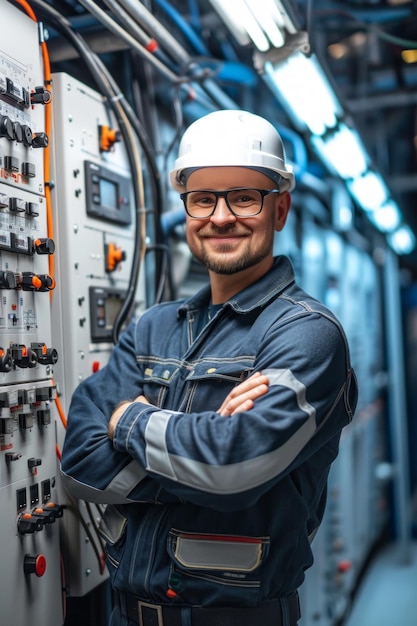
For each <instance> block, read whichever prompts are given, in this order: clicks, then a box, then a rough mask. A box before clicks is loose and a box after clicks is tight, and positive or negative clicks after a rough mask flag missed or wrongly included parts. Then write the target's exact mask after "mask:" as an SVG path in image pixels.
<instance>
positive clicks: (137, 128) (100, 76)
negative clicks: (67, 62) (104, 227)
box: [32, 0, 162, 343]
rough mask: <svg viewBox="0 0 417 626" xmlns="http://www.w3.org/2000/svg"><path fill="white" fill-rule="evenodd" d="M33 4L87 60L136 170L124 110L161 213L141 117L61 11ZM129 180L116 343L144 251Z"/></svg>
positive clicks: (157, 178)
mask: <svg viewBox="0 0 417 626" xmlns="http://www.w3.org/2000/svg"><path fill="white" fill-rule="evenodd" d="M32 4H33V5H34V6H35V7H36V11H37V13H38V14H39V15H40V16H41V17H42V19H46V21H52V24H53V26H54V28H55V29H56V30H57V31H58V32H59V33H60V34H62V35H63V36H64V37H66V38H67V39H68V40H69V41H70V43H71V44H72V45H73V46H74V48H75V49H76V50H77V52H78V54H79V55H80V57H81V58H82V60H83V61H84V63H85V64H86V66H87V68H88V70H89V72H90V74H91V76H92V77H93V79H94V81H95V83H96V85H97V87H98V90H99V91H100V92H101V93H102V95H104V96H105V97H106V98H107V101H108V103H109V105H110V106H111V108H112V110H113V113H114V115H115V117H116V120H117V123H118V126H119V129H120V132H121V134H122V136H123V139H124V141H125V147H126V151H127V156H128V160H129V163H130V166H131V169H132V171H135V169H136V165H135V158H134V150H133V146H132V145H131V141H130V136H129V132H128V129H127V128H126V124H125V120H124V119H123V116H122V115H121V114H120V109H119V107H121V109H122V110H123V112H124V114H125V115H126V118H127V120H128V122H129V123H130V125H131V126H132V128H133V130H134V132H135V134H136V135H137V137H138V138H139V141H140V144H141V147H142V149H143V151H144V154H145V156H146V159H147V162H148V164H149V166H150V170H151V174H152V176H151V181H152V186H151V188H152V195H153V198H154V199H155V205H156V207H157V212H158V214H160V212H161V210H162V192H161V186H160V174H159V170H158V168H157V165H156V162H155V159H154V154H153V148H152V145H151V143H150V141H149V139H148V136H147V133H146V132H145V130H144V128H143V127H142V125H141V123H140V121H139V120H138V119H137V117H136V116H135V114H134V113H133V110H132V109H131V107H130V105H129V104H128V102H127V101H126V99H125V97H124V95H123V94H122V92H121V91H120V90H119V88H118V86H117V85H116V83H115V81H114V79H113V78H112V76H111V75H110V74H109V72H108V71H107V68H105V66H104V65H103V64H102V62H101V60H100V59H99V58H98V56H97V55H96V54H95V53H94V52H93V51H92V50H91V49H90V48H89V46H88V44H87V43H86V42H85V40H84V39H83V37H82V36H81V35H80V34H79V33H76V32H74V31H73V29H72V26H71V24H70V22H69V21H68V20H67V19H66V18H65V17H63V16H62V15H60V14H59V13H58V12H57V11H56V10H55V9H54V8H53V7H51V6H50V5H48V4H47V3H45V2H43V1H42V0H32ZM132 184H133V188H134V197H135V206H136V210H135V217H136V228H135V242H134V254H133V260H132V266H131V273H130V278H129V284H128V288H127V291H126V296H125V298H124V301H123V304H122V307H121V308H120V310H119V313H118V315H117V317H116V320H115V322H114V326H113V342H114V343H116V342H117V340H118V337H119V334H120V330H121V328H122V326H123V323H124V322H125V320H126V319H127V318H128V316H129V314H130V312H131V309H132V306H133V302H134V297H135V293H136V287H137V282H138V278H139V269H140V260H141V258H142V256H143V254H144V250H143V245H144V242H143V241H142V238H141V229H140V228H139V222H140V218H141V215H142V214H143V212H144V211H145V209H144V208H141V207H140V206H139V203H140V197H141V194H140V189H139V186H138V182H137V179H136V177H135V176H132Z"/></svg>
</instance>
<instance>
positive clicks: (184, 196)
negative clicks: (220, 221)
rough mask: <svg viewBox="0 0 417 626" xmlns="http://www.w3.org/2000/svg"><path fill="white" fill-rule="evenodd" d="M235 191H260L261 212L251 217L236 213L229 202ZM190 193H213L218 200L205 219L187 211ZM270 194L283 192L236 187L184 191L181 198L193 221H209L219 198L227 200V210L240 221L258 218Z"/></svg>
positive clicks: (252, 214)
mask: <svg viewBox="0 0 417 626" xmlns="http://www.w3.org/2000/svg"><path fill="white" fill-rule="evenodd" d="M233 191H258V192H259V193H260V194H261V206H260V207H259V211H256V213H251V214H250V215H240V214H239V213H236V211H234V210H233V209H232V207H231V206H230V204H229V200H228V199H227V196H228V194H229V193H231V192H233ZM190 193H211V194H212V195H214V197H215V198H216V202H215V203H214V206H213V209H212V211H211V213H209V215H205V216H204V217H199V216H197V215H191V214H190V212H189V211H188V209H187V196H188V195H189V194H190ZM270 193H281V191H280V189H257V188H256V187H236V188H234V189H226V190H225V191H214V190H213V189H192V190H191V191H184V192H183V193H180V198H181V200H182V201H183V203H184V208H185V211H186V213H187V215H188V216H189V217H191V219H194V220H208V219H209V218H210V217H211V216H212V215H214V212H215V210H216V208H217V203H218V201H219V198H224V199H225V202H226V205H227V208H228V209H229V211H230V212H231V213H232V215H234V216H235V217H238V218H239V219H245V218H246V217H256V215H259V213H260V212H261V211H262V209H263V208H264V200H265V197H266V196H268V195H269V194H270Z"/></svg>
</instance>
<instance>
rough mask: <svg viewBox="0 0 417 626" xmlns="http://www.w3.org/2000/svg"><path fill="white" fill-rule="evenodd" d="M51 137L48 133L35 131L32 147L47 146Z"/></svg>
mask: <svg viewBox="0 0 417 626" xmlns="http://www.w3.org/2000/svg"><path fill="white" fill-rule="evenodd" d="M48 143H49V139H48V135H47V134H46V133H35V134H34V135H33V137H32V148H46V147H47V146H48Z"/></svg>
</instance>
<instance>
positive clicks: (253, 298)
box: [177, 256, 294, 317]
mask: <svg viewBox="0 0 417 626" xmlns="http://www.w3.org/2000/svg"><path fill="white" fill-rule="evenodd" d="M293 282H294V270H293V267H292V264H291V261H290V259H289V258H288V257H286V256H277V257H275V259H274V265H273V266H272V268H271V269H270V270H269V272H267V273H266V274H264V276H262V278H261V279H260V280H258V281H257V282H256V288H255V289H253V286H252V285H249V287H246V289H243V290H242V291H240V292H239V293H237V294H235V295H234V296H233V298H231V299H230V300H228V301H227V302H225V306H230V307H231V308H232V309H234V310H235V311H236V312H237V313H248V312H249V311H252V310H253V309H255V308H257V307H263V306H266V305H267V304H268V303H269V302H270V301H271V300H273V299H274V298H276V297H277V296H279V294H280V293H281V292H282V291H283V290H284V289H286V288H287V287H288V286H289V285H290V284H292V283H293ZM209 302H210V285H205V286H204V287H203V288H202V289H200V291H198V292H197V293H196V294H195V295H193V296H191V297H190V298H187V300H184V302H182V303H181V305H180V306H179V308H178V311H177V314H178V317H183V316H185V315H186V314H187V312H191V311H195V310H197V309H201V308H207V306H208V304H209Z"/></svg>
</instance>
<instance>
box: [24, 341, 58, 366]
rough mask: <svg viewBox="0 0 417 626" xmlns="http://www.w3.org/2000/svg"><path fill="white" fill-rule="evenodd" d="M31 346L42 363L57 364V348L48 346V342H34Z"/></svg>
mask: <svg viewBox="0 0 417 626" xmlns="http://www.w3.org/2000/svg"><path fill="white" fill-rule="evenodd" d="M30 347H31V349H32V350H33V352H34V353H35V354H36V358H37V360H38V363H41V364H42V365H55V363H56V362H57V361H58V352H57V351H56V350H55V348H47V346H46V344H44V343H37V342H32V343H31V344H30Z"/></svg>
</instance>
